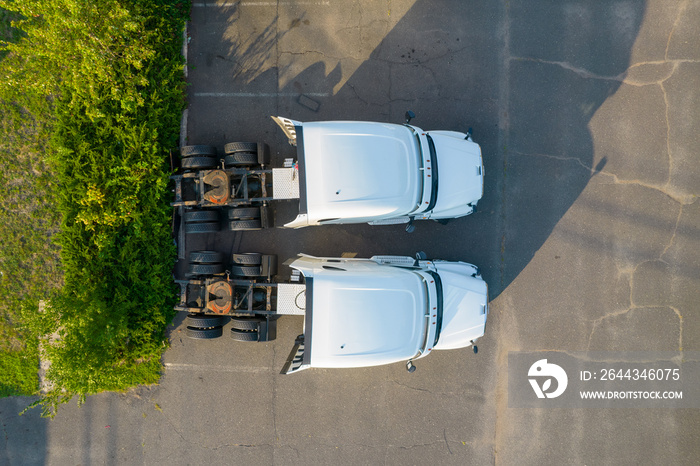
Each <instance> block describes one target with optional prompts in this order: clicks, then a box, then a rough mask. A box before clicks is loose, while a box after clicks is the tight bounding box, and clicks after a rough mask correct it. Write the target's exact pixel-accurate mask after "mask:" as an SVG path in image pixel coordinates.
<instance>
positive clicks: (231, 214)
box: [228, 207, 260, 220]
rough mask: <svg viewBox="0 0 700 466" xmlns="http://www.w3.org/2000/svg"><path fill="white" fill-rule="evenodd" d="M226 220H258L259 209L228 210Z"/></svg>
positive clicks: (239, 208) (241, 208) (238, 208)
mask: <svg viewBox="0 0 700 466" xmlns="http://www.w3.org/2000/svg"><path fill="white" fill-rule="evenodd" d="M228 218H229V220H244V219H245V220H247V219H253V218H260V207H236V208H234V209H229V211H228Z"/></svg>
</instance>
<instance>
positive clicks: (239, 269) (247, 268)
mask: <svg viewBox="0 0 700 466" xmlns="http://www.w3.org/2000/svg"><path fill="white" fill-rule="evenodd" d="M231 275H234V276H236V277H260V276H262V270H261V267H260V266H259V265H232V266H231Z"/></svg>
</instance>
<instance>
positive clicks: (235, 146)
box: [224, 142, 258, 155]
mask: <svg viewBox="0 0 700 466" xmlns="http://www.w3.org/2000/svg"><path fill="white" fill-rule="evenodd" d="M236 152H253V153H255V154H257V152H258V144H257V143H255V142H229V143H228V144H226V145H225V146H224V154H227V155H228V154H235V153H236Z"/></svg>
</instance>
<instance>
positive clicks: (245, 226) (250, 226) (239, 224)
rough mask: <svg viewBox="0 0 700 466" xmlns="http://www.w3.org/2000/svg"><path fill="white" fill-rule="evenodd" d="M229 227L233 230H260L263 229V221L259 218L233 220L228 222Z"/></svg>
mask: <svg viewBox="0 0 700 466" xmlns="http://www.w3.org/2000/svg"><path fill="white" fill-rule="evenodd" d="M228 229H229V230H231V231H238V230H243V231H245V230H260V229H262V222H261V221H260V219H259V218H257V219H251V220H232V221H230V222H228Z"/></svg>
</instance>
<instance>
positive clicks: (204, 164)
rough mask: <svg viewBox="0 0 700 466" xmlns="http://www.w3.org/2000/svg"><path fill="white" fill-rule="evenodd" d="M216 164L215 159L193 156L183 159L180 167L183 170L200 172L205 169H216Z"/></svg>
mask: <svg viewBox="0 0 700 466" xmlns="http://www.w3.org/2000/svg"><path fill="white" fill-rule="evenodd" d="M216 162H217V160H216V158H214V157H200V156H192V157H185V158H184V159H182V161H181V162H180V165H181V166H182V168H186V169H191V170H199V169H204V168H214V167H216Z"/></svg>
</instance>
